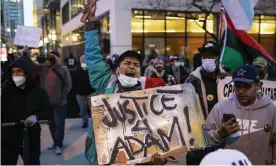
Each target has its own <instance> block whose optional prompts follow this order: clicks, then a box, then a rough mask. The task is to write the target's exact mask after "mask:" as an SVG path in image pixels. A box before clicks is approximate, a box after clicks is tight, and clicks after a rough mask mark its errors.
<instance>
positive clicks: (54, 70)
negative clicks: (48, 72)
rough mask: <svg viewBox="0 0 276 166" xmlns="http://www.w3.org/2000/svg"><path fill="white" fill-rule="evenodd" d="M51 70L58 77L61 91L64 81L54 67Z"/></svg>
mask: <svg viewBox="0 0 276 166" xmlns="http://www.w3.org/2000/svg"><path fill="white" fill-rule="evenodd" d="M52 70H53V72H54V73H55V74H56V75H57V76H58V78H59V79H60V81H61V84H62V89H63V88H64V86H65V82H64V79H63V77H62V75H61V74H60V73H59V72H58V71H57V70H56V69H55V68H54V67H53V68H52Z"/></svg>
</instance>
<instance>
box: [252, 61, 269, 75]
mask: <svg viewBox="0 0 276 166" xmlns="http://www.w3.org/2000/svg"><path fill="white" fill-rule="evenodd" d="M252 64H253V66H254V67H256V68H257V69H258V70H259V74H260V79H261V80H267V79H268V71H267V61H266V60H265V59H264V58H263V57H257V58H255V59H254V60H253V63H252Z"/></svg>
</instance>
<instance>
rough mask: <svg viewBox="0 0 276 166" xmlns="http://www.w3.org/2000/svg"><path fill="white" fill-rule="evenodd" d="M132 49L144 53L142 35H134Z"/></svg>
mask: <svg viewBox="0 0 276 166" xmlns="http://www.w3.org/2000/svg"><path fill="white" fill-rule="evenodd" d="M132 50H134V51H137V52H138V53H139V54H144V53H143V38H142V37H132Z"/></svg>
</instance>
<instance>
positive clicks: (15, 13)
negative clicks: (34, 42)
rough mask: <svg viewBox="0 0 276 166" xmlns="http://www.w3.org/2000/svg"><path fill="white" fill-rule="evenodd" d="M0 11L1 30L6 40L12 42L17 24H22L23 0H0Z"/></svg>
mask: <svg viewBox="0 0 276 166" xmlns="http://www.w3.org/2000/svg"><path fill="white" fill-rule="evenodd" d="M1 12H2V13H1V14H3V16H1V21H2V24H3V28H4V30H3V31H2V32H4V36H5V39H6V42H7V43H8V42H11V43H13V40H14V37H15V32H16V28H17V25H24V8H23V0H1ZM2 19H3V20H2Z"/></svg>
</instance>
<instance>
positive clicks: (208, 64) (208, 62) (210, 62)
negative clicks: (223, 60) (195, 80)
mask: <svg viewBox="0 0 276 166" xmlns="http://www.w3.org/2000/svg"><path fill="white" fill-rule="evenodd" d="M202 67H203V69H204V70H205V71H206V72H207V73H212V72H213V71H215V69H216V67H217V65H216V59H202Z"/></svg>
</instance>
